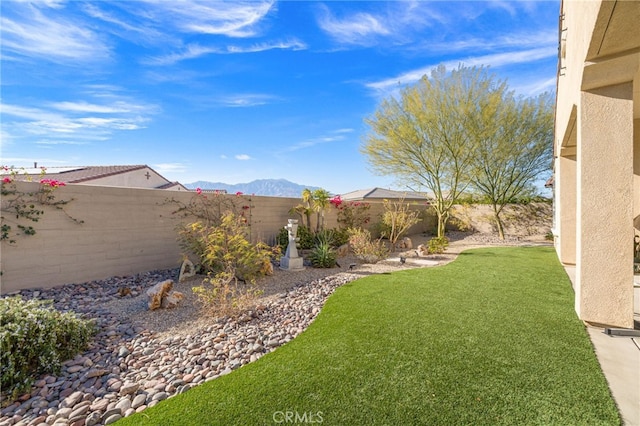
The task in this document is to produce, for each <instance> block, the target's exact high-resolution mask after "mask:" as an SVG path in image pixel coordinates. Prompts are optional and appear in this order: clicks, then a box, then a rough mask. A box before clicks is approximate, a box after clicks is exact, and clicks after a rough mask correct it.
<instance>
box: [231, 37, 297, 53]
mask: <svg viewBox="0 0 640 426" xmlns="http://www.w3.org/2000/svg"><path fill="white" fill-rule="evenodd" d="M306 48H307V45H306V44H305V43H303V42H301V41H300V40H297V39H293V40H287V41H277V42H265V43H256V44H253V45H250V46H228V47H227V51H226V53H256V52H265V51H267V50H276V49H280V50H305V49H306Z"/></svg>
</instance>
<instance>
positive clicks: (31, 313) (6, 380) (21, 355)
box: [0, 296, 96, 397]
mask: <svg viewBox="0 0 640 426" xmlns="http://www.w3.org/2000/svg"><path fill="white" fill-rule="evenodd" d="M95 330H96V327H95V324H94V323H93V322H92V321H87V320H83V319H80V318H78V317H76V315H75V314H74V313H73V312H66V313H63V312H59V311H57V310H55V309H54V308H53V302H52V301H50V300H28V301H24V300H22V299H21V298H20V297H19V296H16V297H8V298H4V299H0V373H1V374H0V387H1V388H2V392H3V394H5V395H12V396H13V397H15V396H17V395H18V394H19V393H21V392H24V391H26V390H28V389H29V387H30V386H31V383H32V382H33V380H34V378H35V377H37V376H38V375H39V374H44V373H58V372H59V371H60V365H61V363H62V362H63V361H65V360H67V359H71V358H73V357H74V356H75V355H76V354H77V353H78V352H80V351H82V350H83V349H85V348H86V347H87V344H88V342H89V340H90V339H91V337H92V335H93V334H94V333H95Z"/></svg>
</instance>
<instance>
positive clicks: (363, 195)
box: [340, 188, 430, 201]
mask: <svg viewBox="0 0 640 426" xmlns="http://www.w3.org/2000/svg"><path fill="white" fill-rule="evenodd" d="M340 197H341V198H342V199H343V200H347V201H348V200H365V199H369V200H371V199H380V200H382V199H399V198H404V199H405V200H429V199H430V198H429V197H427V196H426V195H424V194H421V193H419V192H412V191H394V190H392V189H384V188H369V189H359V190H357V191H352V192H347V193H346V194H342V195H341V196H340Z"/></svg>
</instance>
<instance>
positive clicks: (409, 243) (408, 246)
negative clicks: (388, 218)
mask: <svg viewBox="0 0 640 426" xmlns="http://www.w3.org/2000/svg"><path fill="white" fill-rule="evenodd" d="M402 243H403V245H404V248H405V250H409V249H412V248H413V242H412V241H411V238H409V237H404V238H403V239H402Z"/></svg>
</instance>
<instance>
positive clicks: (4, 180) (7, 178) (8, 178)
mask: <svg viewBox="0 0 640 426" xmlns="http://www.w3.org/2000/svg"><path fill="white" fill-rule="evenodd" d="M11 182H12V180H11V178H10V177H8V176H7V177H5V178H2V183H11Z"/></svg>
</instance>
